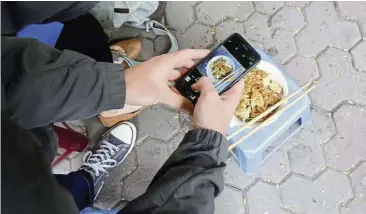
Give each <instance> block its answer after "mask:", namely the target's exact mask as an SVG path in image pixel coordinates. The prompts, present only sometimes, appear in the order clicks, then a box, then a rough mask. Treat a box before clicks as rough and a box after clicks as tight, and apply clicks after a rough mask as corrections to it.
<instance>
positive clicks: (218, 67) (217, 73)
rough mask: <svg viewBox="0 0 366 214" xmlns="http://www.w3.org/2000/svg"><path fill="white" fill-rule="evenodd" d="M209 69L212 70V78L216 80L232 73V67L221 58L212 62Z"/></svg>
mask: <svg viewBox="0 0 366 214" xmlns="http://www.w3.org/2000/svg"><path fill="white" fill-rule="evenodd" d="M210 68H211V70H212V74H213V76H214V77H215V78H216V79H218V80H221V79H223V78H225V77H227V76H228V75H229V74H230V73H232V72H233V67H232V66H231V65H230V64H229V63H228V62H227V61H226V60H225V59H224V58H223V57H220V58H218V59H217V60H215V61H214V62H212V63H211V64H210Z"/></svg>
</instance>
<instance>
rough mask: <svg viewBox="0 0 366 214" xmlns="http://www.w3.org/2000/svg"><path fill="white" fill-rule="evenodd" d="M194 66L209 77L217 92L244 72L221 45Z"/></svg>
mask: <svg viewBox="0 0 366 214" xmlns="http://www.w3.org/2000/svg"><path fill="white" fill-rule="evenodd" d="M196 68H197V70H198V71H199V72H200V73H201V74H202V75H203V76H207V77H208V78H210V80H211V81H212V82H213V84H214V86H215V88H216V91H217V92H218V93H220V92H221V91H223V90H224V89H225V88H226V87H228V86H229V84H230V83H231V82H232V80H234V79H235V78H237V77H238V76H240V75H241V74H242V73H243V72H245V68H244V67H243V66H242V65H241V64H240V63H239V62H238V60H236V59H235V57H234V56H233V55H232V54H231V53H230V52H229V51H228V50H227V49H226V48H225V47H224V46H223V45H222V46H220V47H218V48H217V49H216V50H215V51H214V52H213V53H212V54H211V55H210V57H209V58H207V59H205V60H203V61H202V62H201V63H199V64H198V65H197V67H196Z"/></svg>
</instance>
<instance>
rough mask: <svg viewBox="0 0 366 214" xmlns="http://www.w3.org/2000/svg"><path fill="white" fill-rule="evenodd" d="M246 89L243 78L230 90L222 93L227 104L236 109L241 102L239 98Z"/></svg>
mask: <svg viewBox="0 0 366 214" xmlns="http://www.w3.org/2000/svg"><path fill="white" fill-rule="evenodd" d="M243 90H244V80H243V79H241V80H240V81H239V82H237V83H236V84H235V85H233V86H232V87H231V88H230V89H229V90H227V91H226V92H224V93H223V94H222V95H221V98H222V99H223V100H224V103H225V105H229V106H230V108H233V109H235V108H236V107H237V105H238V103H239V98H240V96H241V94H242V92H243Z"/></svg>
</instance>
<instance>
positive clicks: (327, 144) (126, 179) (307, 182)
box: [60, 2, 366, 214]
mask: <svg viewBox="0 0 366 214" xmlns="http://www.w3.org/2000/svg"><path fill="white" fill-rule="evenodd" d="M165 15H166V16H165V24H166V25H167V26H168V27H169V28H170V29H172V31H173V32H174V33H175V35H176V36H177V38H178V41H179V44H180V48H210V47H213V46H214V45H215V44H217V43H218V42H219V41H222V40H223V39H225V38H226V37H227V36H228V35H229V34H231V33H233V32H239V33H241V34H243V35H244V36H245V38H247V39H248V40H249V41H250V42H251V43H252V44H253V45H254V46H258V47H261V48H263V49H265V50H266V51H267V52H268V53H269V54H270V55H272V56H274V57H275V58H276V60H277V61H278V62H279V63H280V64H282V65H283V66H284V67H285V68H286V69H287V71H288V72H289V73H290V74H291V75H292V76H293V78H294V79H295V80H296V81H298V83H299V84H304V83H305V82H306V81H308V80H309V79H310V78H317V79H318V86H317V88H316V89H315V90H314V91H313V92H312V93H311V95H310V97H311V100H312V103H313V105H312V120H313V122H312V125H311V127H309V128H307V129H305V130H302V131H301V132H300V133H298V134H297V135H296V136H295V137H294V138H292V139H291V140H290V141H289V142H288V143H286V145H285V146H283V147H282V148H281V149H280V150H279V151H278V152H276V153H275V154H274V155H273V156H272V157H271V158H270V159H269V161H267V163H266V164H265V165H264V167H263V170H262V172H261V174H259V175H257V176H247V175H245V174H244V173H243V171H242V170H241V169H240V168H239V167H238V165H237V164H236V162H235V161H234V160H233V159H232V158H229V159H228V162H227V169H226V172H225V185H226V188H225V190H224V192H223V193H222V194H221V195H220V196H219V197H218V198H217V199H216V211H215V214H224V213H230V214H244V213H249V214H271V213H274V214H291V213H292V214H294V213H295V214H302V213H307V214H325V213H327V214H336V213H339V214H346V213H347V214H348V213H349V214H361V213H362V214H365V213H366V3H365V2H169V3H168V6H167V11H166V14H165ZM112 36H114V37H131V36H140V37H141V38H143V45H144V54H143V56H141V60H144V59H148V58H150V57H152V56H154V55H159V54H161V53H163V52H164V51H166V50H167V47H168V43H167V42H168V40H167V38H166V37H164V36H158V37H156V36H154V35H152V34H149V33H146V32H143V31H139V32H136V31H135V30H133V31H132V30H131V29H128V28H125V29H121V30H120V31H118V32H114V33H112ZM132 122H133V123H135V124H136V126H137V128H138V131H139V133H138V144H137V146H136V148H135V149H134V151H133V152H132V154H131V155H130V157H129V158H128V159H127V161H125V162H124V163H123V164H122V165H120V166H119V167H118V168H117V169H116V170H115V171H114V172H113V173H112V174H111V175H110V177H109V180H108V182H107V183H106V185H105V187H104V188H103V190H102V192H101V194H100V196H99V197H98V198H97V200H96V202H95V204H94V206H95V207H97V208H102V209H110V208H115V207H123V205H125V204H126V202H127V201H130V200H132V199H134V198H136V197H137V196H139V195H140V194H141V193H143V192H144V191H145V190H146V188H147V186H148V184H149V182H150V181H151V179H152V178H153V176H154V174H155V173H156V172H157V170H158V169H159V167H160V166H161V165H162V164H163V163H164V161H165V160H166V159H167V158H168V156H169V154H171V153H172V152H173V151H174V149H175V148H176V147H177V145H178V144H179V142H180V140H181V139H182V137H183V135H184V133H185V132H186V131H187V130H189V129H190V119H189V117H188V116H187V115H185V114H183V113H178V112H176V111H175V110H172V109H170V108H168V107H166V106H153V107H151V108H149V109H147V110H145V111H144V112H143V113H142V114H140V115H138V116H137V117H136V118H134V119H133V121H132ZM91 124H93V125H90V124H89V126H87V128H89V129H90V130H88V132H89V133H94V132H95V130H100V129H101V128H100V126H98V125H95V124H96V122H95V121H94V122H93V121H92V123H91ZM79 159H80V157H79ZM75 161H76V162H77V157H76V159H75ZM70 166H71V167H72V168H73V169H75V168H77V166H76V165H74V164H73V161H70V162H68V163H65V165H64V166H62V167H66V168H67V167H70ZM62 167H61V166H60V168H62Z"/></svg>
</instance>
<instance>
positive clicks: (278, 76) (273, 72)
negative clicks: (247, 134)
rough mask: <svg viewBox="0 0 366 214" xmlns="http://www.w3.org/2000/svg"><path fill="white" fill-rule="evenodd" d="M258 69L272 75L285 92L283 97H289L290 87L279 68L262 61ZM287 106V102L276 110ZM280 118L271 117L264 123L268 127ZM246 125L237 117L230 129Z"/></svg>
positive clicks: (231, 123)
mask: <svg viewBox="0 0 366 214" xmlns="http://www.w3.org/2000/svg"><path fill="white" fill-rule="evenodd" d="M256 67H257V68H259V69H261V70H263V71H265V72H267V73H268V74H269V75H270V77H271V79H272V80H274V81H276V82H277V83H278V84H279V85H280V86H281V87H282V91H283V94H282V97H286V96H287V95H288V86H287V82H286V79H285V77H284V76H283V74H282V73H281V71H280V70H279V69H278V68H277V67H275V66H273V65H272V64H270V63H268V62H266V61H261V62H260V63H259V64H258V65H257V66H256ZM285 105H286V102H285V103H283V104H282V105H280V106H279V107H278V108H277V109H276V111H278V110H280V109H282V108H283V107H284V106H285ZM279 116H280V115H278V116H276V117H273V116H271V117H270V118H268V119H266V120H265V121H264V123H265V124H266V125H268V124H270V123H272V122H273V121H275V120H276V119H277V118H278V117H279ZM245 124H246V122H243V121H241V120H240V119H239V118H238V117H237V116H235V115H234V116H233V118H232V119H231V121H230V127H234V126H243V125H245ZM258 124H259V122H256V123H254V124H253V125H252V126H250V127H254V126H257V125H258Z"/></svg>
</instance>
